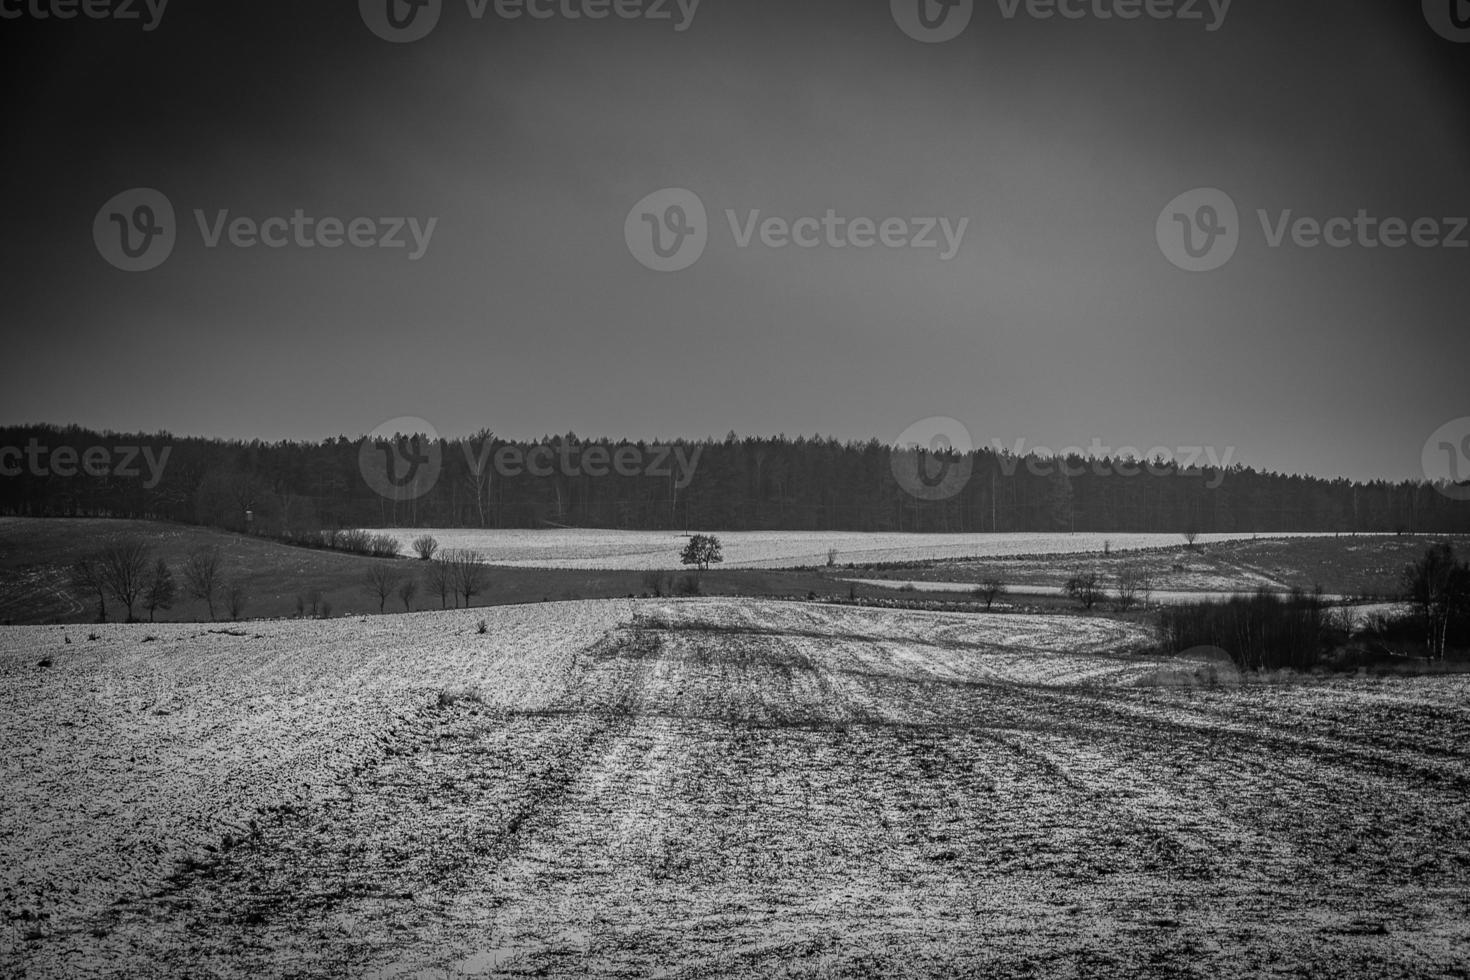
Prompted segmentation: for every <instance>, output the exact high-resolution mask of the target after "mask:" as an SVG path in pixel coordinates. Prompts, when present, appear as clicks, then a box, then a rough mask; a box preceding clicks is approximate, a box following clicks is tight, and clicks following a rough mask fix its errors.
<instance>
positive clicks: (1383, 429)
mask: <svg viewBox="0 0 1470 980" xmlns="http://www.w3.org/2000/svg"><path fill="white" fill-rule="evenodd" d="M28 2H34V0H28ZM577 2H578V3H580V2H581V0H577ZM915 2H917V0H915ZM1111 2H1112V0H1109V3H1111ZM671 6H672V4H671ZM1200 6H1201V8H1202V9H1204V10H1205V11H1206V17H1207V18H1209V17H1210V16H1212V15H1210V14H1209V13H1208V7H1207V5H1206V4H1204V3H1203V2H1202V3H1201V5H1200ZM303 8H309V9H303ZM1390 8H1395V9H1390ZM492 9H493V4H492ZM676 16H678V15H677V14H676ZM0 33H3V34H4V35H5V36H6V40H7V42H9V43H8V44H7V48H8V49H9V50H10V51H12V52H15V55H14V56H13V57H10V58H8V59H7V67H6V68H5V69H4V72H5V74H6V82H7V87H6V91H7V108H6V113H5V118H4V123H3V132H4V143H5V146H6V147H7V148H8V152H7V153H6V154H5V160H4V163H3V164H0V167H3V172H0V190H3V195H4V201H5V209H6V214H5V222H6V228H7V234H6V235H5V236H4V239H3V245H0V250H3V251H0V258H3V261H4V268H5V270H6V271H5V273H4V290H3V295H0V322H3V323H4V330H5V352H6V356H5V363H6V368H7V370H6V378H5V383H4V384H3V385H0V420H4V421H13V422H20V421H52V422H59V423H65V422H79V423H82V424H84V425H90V426H96V427H106V428H113V429H119V430H129V429H148V430H153V429H168V430H171V431H174V432H178V433H194V434H205V435H220V436H228V437H245V438H253V437H260V438H265V439H277V438H320V437H324V436H328V435H334V434H338V433H346V434H349V435H358V434H362V433H365V432H367V431H369V430H371V429H373V428H374V427H376V426H377V425H378V424H379V423H381V422H383V421H384V420H386V419H390V418H393V417H396V416H409V415H411V416H421V417H423V418H426V419H428V420H430V421H431V422H433V423H434V425H435V426H436V427H437V428H438V429H439V431H441V432H442V433H445V434H450V435H456V434H464V433H468V432H472V431H475V430H477V429H479V428H481V427H489V428H491V429H493V430H494V431H496V432H498V433H502V434H504V435H507V436H518V437H530V436H536V435H540V434H542V433H546V432H562V431H567V430H574V431H576V432H578V433H579V434H582V435H611V436H631V437H649V438H666V437H671V436H676V435H683V436H695V437H697V436H704V435H716V436H721V435H723V434H724V433H725V432H726V431H728V430H730V429H734V430H736V431H738V432H740V433H742V434H753V433H776V432H783V431H784V432H787V433H790V434H796V433H807V434H810V433H813V432H820V433H822V434H824V435H835V436H837V437H840V438H868V437H870V436H877V437H879V438H881V439H885V440H891V439H893V438H895V437H896V436H897V435H898V434H899V433H900V432H901V431H902V430H904V429H905V428H907V427H908V426H909V425H910V424H912V423H913V422H915V421H917V420H919V419H922V418H924V417H927V416H936V415H942V416H952V417H954V418H957V419H959V420H961V421H963V422H964V423H965V424H966V425H967V426H968V427H969V429H970V430H971V432H972V433H973V435H974V439H975V441H976V442H977V443H978V444H981V445H990V444H993V441H995V440H999V442H1000V443H1002V444H1004V445H1006V446H1014V445H1016V443H1017V442H1018V441H1019V440H1024V441H1025V445H1027V446H1037V445H1044V446H1049V447H1051V448H1061V447H1064V446H1070V445H1080V446H1084V447H1085V446H1087V445H1089V444H1090V443H1091V442H1092V440H1094V439H1096V440H1099V441H1100V442H1101V444H1103V445H1106V446H1111V447H1121V446H1136V447H1144V448H1147V447H1152V446H1165V447H1184V446H1199V445H1209V446H1213V447H1217V449H1219V450H1220V451H1223V450H1224V449H1225V448H1226V447H1235V459H1236V460H1238V461H1241V462H1245V463H1248V464H1251V465H1256V466H1260V467H1266V468H1271V469H1278V470H1287V471H1297V472H1311V473H1316V474H1321V475H1347V476H1352V477H1373V476H1388V477H1395V478H1398V477H1407V476H1417V475H1418V474H1419V468H1420V462H1419V461H1420V455H1421V449H1422V448H1423V445H1424V441H1425V439H1426V438H1428V436H1429V435H1430V433H1431V432H1433V431H1434V430H1435V429H1437V428H1439V427H1440V426H1441V425H1442V424H1443V423H1445V422H1446V421H1448V420H1450V419H1454V418H1456V417H1459V416H1465V415H1470V399H1467V397H1466V393H1467V385H1466V383H1465V374H1466V370H1467V366H1470V337H1467V332H1466V331H1465V330H1464V328H1463V323H1464V311H1465V310H1466V308H1467V304H1470V276H1467V275H1466V274H1465V273H1466V269H1467V265H1470V249H1459V250H1453V249H1445V248H1435V249H1430V248H1417V247H1405V248H1401V249H1396V250H1389V249H1385V248H1381V247H1380V248H1377V249H1368V248H1364V247H1360V246H1357V245H1354V246H1352V247H1348V248H1342V249H1335V248H1326V247H1319V248H1316V249H1307V248H1300V247H1296V246H1293V245H1292V244H1290V243H1289V242H1288V243H1287V244H1286V245H1284V246H1283V247H1281V248H1271V247H1269V246H1268V244H1267V241H1266V236H1265V234H1264V233H1263V230H1262V228H1261V226H1260V222H1259V221H1258V219H1257V216H1256V212H1257V210H1258V209H1266V210H1268V211H1269V212H1271V215H1272V217H1273V219H1274V218H1275V217H1276V216H1277V215H1278V213H1279V212H1280V211H1282V210H1284V209H1292V211H1293V213H1294V215H1307V216H1312V217H1316V218H1318V219H1327V218H1331V217H1334V216H1338V215H1342V216H1347V217H1351V216H1354V215H1355V214H1356V213H1357V212H1358V210H1359V209H1366V210H1367V211H1368V212H1370V213H1371V214H1372V215H1373V216H1375V217H1378V218H1385V217H1401V218H1405V219H1409V220H1412V219H1417V218H1421V217H1433V218H1444V217H1453V216H1461V215H1467V214H1470V193H1467V184H1466V176H1467V174H1470V131H1467V128H1466V114H1465V112H1464V99H1465V96H1464V93H1465V82H1466V80H1467V77H1470V76H1467V73H1466V72H1465V70H1464V66H1465V54H1466V49H1467V48H1470V45H1457V44H1453V43H1451V42H1449V41H1447V40H1444V39H1441V38H1440V37H1439V36H1437V35H1436V34H1435V33H1434V32H1432V31H1431V30H1430V29H1429V28H1428V26H1427V24H1426V22H1425V19H1424V17H1423V15H1422V13H1421V11H1420V10H1419V9H1418V5H1417V4H1408V3H1406V4H1398V5H1390V4H1385V3H1381V2H1379V3H1369V2H1366V0H1293V2H1279V0H1272V2H1264V0H1236V2H1235V3H1234V4H1232V5H1231V7H1230V9H1229V13H1228V17H1227V18H1226V19H1225V21H1224V23H1223V25H1222V26H1221V27H1220V28H1219V29H1218V30H1215V31H1208V30H1207V29H1206V26H1205V24H1204V23H1202V22H1200V21H1192V22H1186V21H1180V20H1162V21H1155V20H1150V19H1146V18H1145V19H1140V20H1136V21H1118V20H1112V21H1099V20H1097V19H1087V20H1082V21H1075V22H1074V21H1063V20H1059V19H1053V20H1037V19H1032V18H1030V17H1027V16H1026V15H1024V14H1021V15H1018V16H1017V17H1016V18H1015V19H1010V20H1008V19H1007V18H1006V17H1005V16H1004V15H1003V14H1002V12H1001V8H1000V4H999V3H998V2H997V0H989V2H984V0H981V2H979V3H977V4H976V9H975V12H974V15H973V19H972V21H971V23H970V25H969V27H968V29H967V30H966V31H965V32H964V33H963V34H962V35H961V36H960V37H958V38H956V39H955V40H952V41H949V42H946V43H939V44H921V43H918V42H916V41H914V40H912V39H911V38H909V37H908V36H906V35H905V34H904V33H903V32H902V31H901V30H900V29H899V28H898V27H897V26H896V24H895V20H894V17H893V15H892V14H891V12H890V9H889V3H888V2H887V0H871V2H848V3H840V4H839V3H821V2H796V0H738V2H736V0H702V2H701V3H700V4H699V7H698V10H697V13H696V15H695V17H694V19H693V21H692V24H691V25H690V26H689V28H688V29H687V30H684V31H682V32H680V31H676V30H675V29H674V27H673V25H672V24H671V23H670V22H669V21H648V20H632V21H623V20H619V19H616V18H611V19H608V20H603V21H589V20H580V21H572V20H568V19H566V18H563V17H557V18H553V19H549V20H544V21H530V20H526V19H522V20H520V21H515V22H510V21H506V20H503V19H500V18H498V17H496V16H495V15H494V14H493V13H488V14H487V15H486V16H485V17H484V18H483V19H481V20H476V19H474V18H472V16H471V15H470V13H469V10H468V7H467V5H466V0H445V6H444V10H443V13H442V17H441V19H440V21H439V24H438V26H437V28H436V29H435V30H434V32H433V33H432V34H430V35H429V36H428V37H427V38H425V39H423V40H421V41H418V42H416V43H411V44H389V43H386V42H385V41H383V40H380V39H379V38H378V37H376V36H374V35H373V34H372V33H371V32H370V31H369V30H368V29H367V27H366V26H365V25H364V22H363V20H362V18H361V17H360V15H359V11H358V9H357V5H356V4H355V3H353V2H346V0H343V2H335V3H331V4H327V3H313V4H309V5H308V4H304V3H286V2H275V0H269V2H262V0H253V2H244V0H232V2H224V0H211V2H209V3H204V2H202V0H172V2H171V3H170V4H169V6H168V8H167V10H166V12H165V15H164V16H163V18H162V20H161V22H160V24H159V26H158V28H157V29H156V30H153V31H151V32H148V31H144V30H143V29H142V28H141V26H139V25H138V24H137V23H132V24H125V23H119V22H111V21H100V22H93V21H87V20H76V21H67V22H62V21H56V20H47V21H38V20H35V19H33V18H22V19H19V20H3V21H0ZM133 187H152V188H156V189H158V190H160V191H162V192H163V193H164V194H165V195H166V196H167V197H168V199H169V200H170V201H171V203H172V204H173V206H174V208H175V209H176V212H177V219H178V228H179V230H178V242H177V245H176V247H175V250H174V252H173V253H172V255H171V256H170V257H169V259H168V260H167V261H166V262H165V263H164V264H163V265H161V266H160V267H158V268H156V269H154V270H152V271H149V272H143V273H127V272H122V271H119V270H117V269H114V268H113V267H112V266H110V265H108V264H107V263H106V262H105V261H104V260H103V258H102V256H101V255H100V254H99V252H98V250H97V248H96V247H95V246H94V243H93V237H92V225H93V219H94V217H95V216H96V214H97V212H98V210H99V208H101V207H102V205H103V203H104V202H106V201H107V200H108V199H109V198H111V197H112V196H113V195H115V194H118V193H119V192H121V191H124V190H127V189H129V188H133ZM666 187H682V188H688V189H689V190H692V191H694V192H695V193H696V194H697V195H698V196H699V197H700V199H701V200H702V201H703V203H704V204H705V205H706V206H707V208H708V212H709V225H710V228H709V233H710V241H709V245H708V248H707V250H706V251H705V253H704V255H703V256H702V257H701V258H700V259H699V261H698V262H697V263H696V264H695V265H693V266H692V267H691V268H689V269H686V270H684V271H681V272H676V273H666V274H665V273H658V272H653V271H649V270H647V269H645V268H644V267H643V266H642V265H640V264H639V263H638V262H637V261H635V259H634V257H633V256H632V255H631V254H630V252H629V249H628V247H627V245H626V244H625V241H624V220H625V218H626V217H627V216H628V213H629V210H630V209H631V208H632V207H633V205H634V204H635V202H637V201H638V200H639V199H640V198H642V197H644V196H645V195H647V194H650V193H652V192H654V191H657V190H659V189H661V188H666ZM1197 187H1216V188H1220V189H1222V190H1224V191H1225V192H1227V193H1228V194H1229V195H1230V197H1231V199H1232V200H1233V201H1234V202H1235V204H1236V205H1237V206H1238V207H1239V211H1240V216H1241V222H1240V244H1239V247H1238V251H1237V252H1236V254H1235V256H1234V258H1233V259H1231V260H1230V261H1229V263H1228V264H1226V265H1225V266H1223V267H1222V268H1220V269H1218V270H1216V271H1213V272H1207V273H1190V272H1185V271H1182V270H1181V269H1178V268H1176V267H1175V266H1174V265H1172V264H1171V263H1170V262H1169V261H1168V260H1166V258H1165V257H1164V255H1163V253H1162V252H1161V250H1160V246H1159V244H1158V242H1157V240H1156V238H1155V222H1156V219H1157V218H1158V217H1159V214H1160V211H1161V210H1162V209H1163V208H1164V206H1165V204H1166V203H1168V202H1169V201H1170V200H1171V199H1173V198H1175V197H1176V196H1177V195H1179V194H1181V193H1183V192H1185V191H1188V190H1190V189H1192V188H1197ZM829 208H830V209H833V210H834V211H836V212H837V213H838V214H839V215H842V216H844V217H868V218H872V219H874V220H875V221H882V220H883V219H885V218H889V217H905V218H908V217H930V216H932V217H944V218H948V219H950V220H951V221H955V222H957V221H958V220H959V219H961V218H966V217H967V218H969V219H970V224H969V227H968V229H967V231H966V235H965V239H964V242H963V247H962V248H961V250H960V251H959V253H958V254H957V255H956V256H955V257H954V258H953V259H952V260H951V261H948V262H946V261H942V260H941V258H940V256H939V255H938V254H936V252H935V251H934V250H914V249H900V250H893V249H886V248H881V247H879V248H872V249H868V250H857V249H853V248H847V249H842V250H836V249H832V248H828V247H819V248H814V249H798V248H787V249H781V250H777V249H770V248H764V247H761V246H759V245H756V246H753V247H750V248H746V249H742V248H738V247H737V246H736V244H735V241H734V237H733V236H732V234H731V231H730V229H729V227H728V223H727V220H726V217H725V214H724V212H725V210H726V209H734V210H735V211H737V212H738V213H739V216H740V218H741V219H742V220H744V218H745V217H746V215H747V213H748V212H750V211H752V210H757V209H758V210H760V211H761V213H762V217H764V216H767V215H778V216H782V217H785V218H788V219H795V218H798V217H802V216H807V215H811V216H817V217H820V216H822V215H823V214H825V212H826V211H827V209H829ZM196 209H201V210H203V211H205V212H207V213H208V214H209V216H210V217H211V219H212V218H213V216H214V215H215V214H216V213H217V212H218V211H220V210H223V209H228V210H229V211H230V216H231V217H232V218H233V217H238V216H248V217H252V218H254V219H257V220H264V219H266V218H269V217H272V216H277V215H280V216H290V215H291V214H292V213H293V212H294V211H295V210H296V209H302V210H303V211H305V212H306V213H307V214H308V215H310V216H312V217H314V218H325V217H336V218H341V219H344V220H346V219H351V218H354V217H357V216H360V215H365V216H373V217H395V216H402V217H414V218H417V219H420V220H427V219H429V218H437V219H438V224H437V226H436V228H435V230H434V234H433V237H432V239H431V241H430V244H429V247H428V250H427V251H426V253H425V254H424V256H423V257H422V258H421V259H419V260H418V261H410V260H409V258H408V256H407V250H386V249H373V250H363V249H355V248H350V247H344V248H340V249H335V250H326V249H322V248H316V249H311V250H307V249H302V248H298V247H287V248H282V249H266V248H259V247H257V248H254V249H248V250H247V249H239V248H231V247H221V248H215V249H210V248H206V247H205V246H204V243H203V240H202V238H201V234H200V232H199V230H198V229H197V227H196V219H195V217H194V211H195V210H196ZM1464 237H1465V238H1466V240H1467V241H1470V232H1466V233H1465V235H1464Z"/></svg>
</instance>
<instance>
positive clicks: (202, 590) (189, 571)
mask: <svg viewBox="0 0 1470 980" xmlns="http://www.w3.org/2000/svg"><path fill="white" fill-rule="evenodd" d="M223 564H224V561H223V559H222V558H221V557H220V552H219V548H217V547H215V546H214V545H208V546H207V547H203V548H200V549H198V550H197V551H195V552H194V553H193V554H192V555H190V556H189V560H188V561H186V562H184V588H185V590H187V591H188V593H189V595H191V596H193V597H194V598H195V599H198V600H199V601H201V602H203V603H204V605H205V606H206V607H207V608H208V609H209V618H210V619H213V618H214V598H215V596H216V595H218V594H219V590H220V586H221V584H222V583H221V575H220V570H221V568H222V567H223Z"/></svg>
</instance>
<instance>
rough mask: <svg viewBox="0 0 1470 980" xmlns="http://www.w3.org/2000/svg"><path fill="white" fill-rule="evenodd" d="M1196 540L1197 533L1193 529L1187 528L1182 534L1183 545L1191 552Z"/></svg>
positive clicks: (1197, 538)
mask: <svg viewBox="0 0 1470 980" xmlns="http://www.w3.org/2000/svg"><path fill="white" fill-rule="evenodd" d="M1198 540H1199V532H1198V531H1196V530H1195V529H1194V528H1189V529H1188V530H1187V531H1185V532H1184V543H1185V544H1187V545H1189V547H1190V549H1191V550H1193V548H1194V543H1195V542H1196V541H1198Z"/></svg>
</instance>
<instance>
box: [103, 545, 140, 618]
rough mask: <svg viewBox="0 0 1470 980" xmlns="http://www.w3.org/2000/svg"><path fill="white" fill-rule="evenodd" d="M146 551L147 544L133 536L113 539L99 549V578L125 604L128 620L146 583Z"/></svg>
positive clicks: (131, 616)
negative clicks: (100, 568)
mask: <svg viewBox="0 0 1470 980" xmlns="http://www.w3.org/2000/svg"><path fill="white" fill-rule="evenodd" d="M148 553H149V549H148V543H147V542H146V541H144V540H143V539H142V538H135V537H126V538H117V539H115V540H113V541H110V542H108V544H107V545H106V546H105V547H104V548H103V549H102V581H103V582H104V583H106V585H107V591H109V592H111V593H112V594H113V595H114V596H116V597H117V601H118V602H121V603H122V604H123V605H124V606H126V607H127V609H128V622H130V623H131V622H132V621H133V605H134V604H135V603H136V602H137V601H138V598H139V596H141V595H142V594H143V588H144V586H146V585H147V584H148Z"/></svg>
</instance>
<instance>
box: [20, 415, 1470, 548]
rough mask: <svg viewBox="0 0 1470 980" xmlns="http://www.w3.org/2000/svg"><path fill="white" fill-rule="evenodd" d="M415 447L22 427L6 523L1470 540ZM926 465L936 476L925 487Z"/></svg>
mask: <svg viewBox="0 0 1470 980" xmlns="http://www.w3.org/2000/svg"><path fill="white" fill-rule="evenodd" d="M365 443H366V445H365ZM399 448H400V447H398V446H395V445H391V444H383V443H367V441H366V440H365V439H363V438H357V439H349V438H347V437H338V438H333V439H327V440H325V441H323V442H277V443H264V442H238V441H224V440H218V439H205V438H197V437H176V436H173V435H170V434H168V433H155V434H135V433H112V432H96V431H91V430H87V429H82V428H80V427H76V426H71V427H64V428H63V427H57V426H48V425H29V426H5V427H0V513H4V514H8V515H26V516H110V517H132V518H156V519H163V520H173V521H183V522H190V523H198V524H206V525H212V526H217V527H223V528H228V529H233V530H242V529H245V528H246V527H247V514H248V520H249V526H250V527H251V528H252V529H253V530H254V531H256V532H257V533H262V534H269V535H272V536H277V537H282V538H287V539H293V538H303V539H304V538H307V537H314V536H315V535H316V533H317V532H318V531H319V530H321V529H323V528H336V527H362V526H417V527H486V528H539V527H549V526H565V527H599V528H624V529H648V530H849V531H926V532H935V531H938V532H958V531H1059V530H1060V531H1066V530H1075V531H1163V532H1185V531H1191V530H1193V531H1199V532H1204V533H1208V532H1212V531H1244V530H1249V531H1261V532H1269V531H1365V532H1397V531H1406V532H1470V503H1467V502H1465V501H1462V500H1458V499H1455V496H1454V495H1451V494H1450V493H1446V492H1444V491H1445V488H1443V487H1435V486H1432V485H1430V484H1427V483H1424V482H1412V481H1403V482H1397V483H1391V482H1385V481H1373V482H1369V483H1356V482H1352V481H1349V480H1346V479H1332V480H1328V479H1320V478H1315V477H1306V476H1296V475H1285V474H1279V473H1273V472H1261V471H1257V470H1254V469H1251V468H1248V467H1244V466H1241V465H1238V464H1237V465H1233V466H1230V467H1228V468H1225V469H1223V470H1221V469H1210V468H1206V469H1195V468H1186V467H1184V466H1182V465H1180V464H1178V463H1174V462H1168V461H1159V462H1157V463H1155V464H1151V465H1149V466H1147V467H1143V466H1128V465H1123V463H1122V461H1117V460H1094V459H1087V458H1082V457H1070V458H1068V459H1067V460H1066V461H1065V466H1064V465H1061V463H1062V461H1057V460H1046V459H1038V458H1035V457H1029V456H1027V457H1018V456H1016V455H1014V454H1012V453H1008V452H1004V451H995V450H990V449H981V450H978V451H975V452H972V453H969V454H965V455H963V456H961V455H959V454H953V453H951V454H941V455H938V456H932V457H925V458H921V459H918V460H917V461H916V460H915V459H914V457H913V454H912V452H910V453H908V454H907V455H905V454H903V453H900V452H899V451H897V450H894V449H892V448H891V447H889V446H886V445H884V444H882V443H880V442H878V441H877V440H872V441H869V442H863V443H857V442H848V443H843V442H839V441H836V440H833V439H823V438H806V437H797V438H794V439H793V438H789V437H786V436H784V435H783V436H776V437H758V438H753V437H747V438H737V437H735V436H734V435H733V434H731V435H730V436H728V437H727V438H725V439H724V440H706V441H699V442H692V441H681V442H675V443H673V444H671V445H669V446H656V445H652V444H649V443H643V442H610V441H607V440H596V441H591V440H589V441H583V440H579V439H577V437H576V436H574V435H570V434H569V435H566V436H556V437H548V438H546V439H543V440H537V441H534V442H524V441H521V442H517V441H510V440H505V439H501V438H498V437H496V436H494V435H493V434H491V433H489V432H481V433H479V434H477V435H476V436H473V437H470V438H466V439H457V440H438V441H437V442H435V443H432V444H429V443H426V444H423V445H419V444H414V443H411V444H405V446H404V447H402V448H403V449H404V451H408V450H409V449H416V450H417V451H418V453H419V455H420V456H421V457H422V458H423V459H424V460H426V461H427V460H430V459H432V464H433V465H432V466H430V465H427V464H426V465H425V466H424V467H423V468H422V469H423V472H422V473H420V474H418V481H419V482H417V483H412V484H410V485H409V486H410V489H405V490H399V489H392V490H391V491H390V492H389V494H388V495H385V494H384V493H381V492H379V491H378V490H375V489H374V484H373V481H372V480H371V479H370V476H369V474H370V473H371V472H372V467H374V466H378V465H381V464H380V462H379V461H381V460H384V459H385V458H391V456H388V455H385V454H391V453H393V452H395V451H398V450H399ZM58 450H60V451H59V452H58ZM533 454H536V455H533ZM528 460H529V461H532V462H528ZM614 460H616V461H617V465H613V461H614ZM517 461H519V465H515V464H516V463H517ZM507 463H509V464H510V465H505V464H507ZM905 466H907V469H905ZM916 467H918V468H919V469H922V472H923V473H925V474H927V475H928V476H929V477H931V478H930V479H926V480H923V481H921V482H920V483H919V484H914V480H913V476H914V474H915V473H916V472H918V470H916ZM589 470H590V471H591V472H590V473H589V472H588V471H589ZM593 474H598V475H593ZM905 474H907V478H905ZM1125 474H1129V475H1125ZM913 486H917V487H918V490H919V492H917V493H915V492H910V489H912V488H913ZM906 487H910V489H906ZM936 488H937V489H936ZM1456 489H1457V490H1458V489H1463V488H1456ZM420 490H421V491H423V492H422V494H421V495H419V496H417V497H416V499H408V498H409V497H410V496H412V495H413V494H414V493H415V492H417V491H420ZM1458 495H1459V496H1463V495H1464V494H1458ZM929 497H933V498H938V499H924V498H929Z"/></svg>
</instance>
